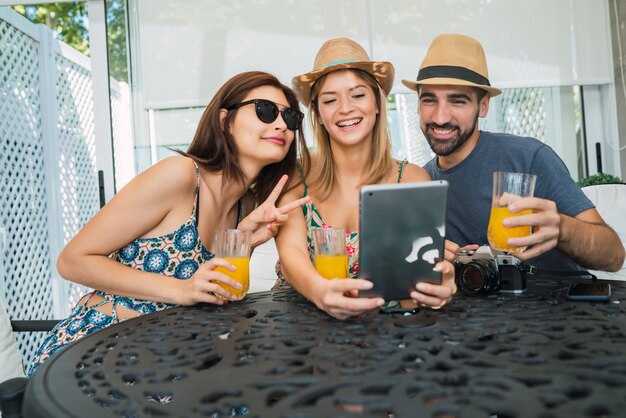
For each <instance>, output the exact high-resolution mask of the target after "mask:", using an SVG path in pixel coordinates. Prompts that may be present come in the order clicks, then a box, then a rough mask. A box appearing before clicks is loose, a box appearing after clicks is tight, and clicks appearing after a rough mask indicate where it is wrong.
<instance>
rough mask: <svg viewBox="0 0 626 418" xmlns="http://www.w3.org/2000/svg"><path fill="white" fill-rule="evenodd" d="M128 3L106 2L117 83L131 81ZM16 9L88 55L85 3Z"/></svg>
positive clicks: (111, 60)
mask: <svg viewBox="0 0 626 418" xmlns="http://www.w3.org/2000/svg"><path fill="white" fill-rule="evenodd" d="M125 3H126V2H125V1H124V0H107V1H106V19H107V45H108V52H109V73H110V74H111V77H113V78H114V79H116V80H118V81H128V61H127V59H126V57H127V54H126V15H125ZM13 9H14V10H15V11H16V12H18V13H20V14H21V15H23V16H25V17H26V18H27V19H29V20H30V21H32V22H33V23H41V24H44V25H46V26H48V27H49V28H50V29H52V30H53V31H54V33H55V35H56V37H57V39H59V40H61V41H63V42H65V43H66V44H68V45H70V46H72V47H73V48H75V49H77V50H78V51H80V52H82V53H83V54H85V55H87V56H89V23H88V22H89V19H88V15H87V2H86V1H75V2H72V3H46V4H34V5H28V6H13Z"/></svg>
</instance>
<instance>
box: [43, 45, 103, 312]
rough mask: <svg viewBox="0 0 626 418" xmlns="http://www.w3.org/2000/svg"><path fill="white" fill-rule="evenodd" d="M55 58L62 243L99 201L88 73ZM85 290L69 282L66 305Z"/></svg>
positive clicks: (59, 57)
mask: <svg viewBox="0 0 626 418" xmlns="http://www.w3.org/2000/svg"><path fill="white" fill-rule="evenodd" d="M54 59H55V64H56V65H55V67H56V80H55V86H56V89H55V90H56V103H57V112H58V121H57V129H58V132H59V136H58V145H59V157H60V158H59V163H58V164H59V167H58V169H59V180H60V190H59V192H60V196H59V197H60V207H61V216H62V225H63V245H64V244H66V243H67V242H68V241H69V240H70V239H72V237H74V235H76V233H77V232H78V231H79V230H80V228H82V227H83V226H84V225H85V224H86V223H87V221H89V219H91V218H92V217H93V215H95V214H96V212H97V211H98V209H99V207H100V203H99V190H98V172H97V168H96V144H95V135H94V122H93V98H92V88H91V74H90V73H89V72H88V71H87V70H85V69H84V68H83V67H81V66H79V65H77V64H76V63H74V62H72V61H70V60H68V59H67V58H65V57H62V56H59V55H56V56H55V58H54ZM85 291H86V289H85V288H83V287H82V286H79V285H76V284H71V285H70V286H69V289H68V294H69V297H68V303H69V305H71V306H72V305H74V304H75V303H76V302H77V301H78V299H79V298H80V296H81V295H83V294H84V293H85Z"/></svg>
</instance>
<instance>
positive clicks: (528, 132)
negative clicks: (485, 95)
mask: <svg viewBox="0 0 626 418" xmlns="http://www.w3.org/2000/svg"><path fill="white" fill-rule="evenodd" d="M500 103H501V105H500V107H499V113H498V115H497V123H498V126H499V127H500V129H501V131H502V132H507V133H511V134H515V135H520V136H530V137H533V138H537V139H538V140H540V141H541V142H545V135H546V110H545V92H544V89H543V88H541V87H536V88H525V89H511V90H504V91H503V92H502V96H501V98H500Z"/></svg>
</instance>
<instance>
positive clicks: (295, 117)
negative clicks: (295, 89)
mask: <svg viewBox="0 0 626 418" xmlns="http://www.w3.org/2000/svg"><path fill="white" fill-rule="evenodd" d="M252 103H254V110H255V111H256V116H257V118H259V120H260V121H261V122H265V123H272V122H274V121H275V120H276V118H278V114H279V113H280V114H281V115H283V120H284V121H285V125H287V128H288V129H289V130H291V131H296V130H298V129H300V126H301V125H302V119H303V118H304V114H303V113H302V112H300V111H299V110H298V109H294V108H293V107H286V108H284V109H283V110H280V111H279V110H278V106H277V105H276V103H274V102H272V101H270V100H265V99H252V100H246V101H245V102H241V103H237V104H234V105H232V106H229V107H227V108H226V110H233V109H239V108H240V107H241V106H246V105H249V104H252Z"/></svg>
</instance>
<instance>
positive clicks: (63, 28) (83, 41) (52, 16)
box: [13, 1, 89, 56]
mask: <svg viewBox="0 0 626 418" xmlns="http://www.w3.org/2000/svg"><path fill="white" fill-rule="evenodd" d="M13 9H14V10H15V11H16V12H18V13H20V14H22V15H24V16H25V17H26V18H28V19H29V20H30V21H32V22H34V23H42V24H44V25H46V26H48V27H49V28H50V29H52V30H53V31H54V33H55V34H56V36H57V38H58V39H59V40H61V41H63V42H65V43H66V44H69V45H71V46H72V47H73V48H75V49H77V50H79V51H80V52H82V53H83V54H85V55H87V56H89V29H88V28H87V2H86V1H83V2H74V3H48V4H35V5H28V6H13Z"/></svg>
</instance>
